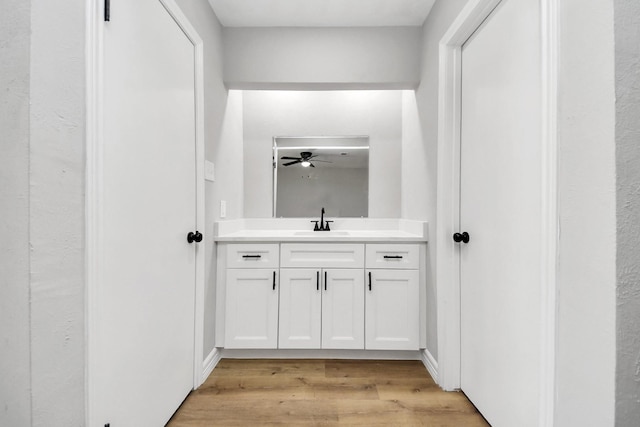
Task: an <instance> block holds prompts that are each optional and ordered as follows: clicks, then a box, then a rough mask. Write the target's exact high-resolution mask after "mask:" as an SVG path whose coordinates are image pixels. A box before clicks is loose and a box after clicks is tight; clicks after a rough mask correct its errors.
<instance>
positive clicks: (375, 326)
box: [365, 244, 420, 350]
mask: <svg viewBox="0 0 640 427" xmlns="http://www.w3.org/2000/svg"><path fill="white" fill-rule="evenodd" d="M419 253H420V251H419V247H418V245H414V244H407V245H404V244H368V245H367V247H366V274H367V278H366V280H367V291H366V302H365V305H366V315H365V318H366V326H365V330H366V343H365V347H366V349H368V350H417V349H418V348H419V347H420V339H419V337H420V289H419V280H420V275H419V270H418V268H419V264H420V263H419Z"/></svg>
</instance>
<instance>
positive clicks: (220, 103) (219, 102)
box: [177, 0, 242, 358]
mask: <svg viewBox="0 0 640 427" xmlns="http://www.w3.org/2000/svg"><path fill="white" fill-rule="evenodd" d="M177 3H178V5H179V6H180V8H181V9H182V11H183V12H184V14H185V15H186V16H187V18H188V19H189V21H190V22H191V24H192V25H193V26H194V28H195V29H196V31H197V32H198V34H199V35H200V37H201V38H202V41H203V46H204V70H205V74H204V98H205V99H204V116H205V136H204V138H205V157H206V159H207V160H209V161H212V162H214V163H215V165H216V166H217V170H216V178H217V179H216V181H215V182H210V181H206V183H205V200H206V208H205V209H206V211H205V220H206V228H205V230H204V231H203V234H204V242H203V243H204V245H202V246H203V247H204V248H205V260H206V263H207V265H206V273H205V274H206V276H205V277H206V279H205V280H206V285H205V286H206V288H205V308H204V309H205V312H204V348H203V352H204V354H203V358H204V357H206V356H207V355H208V354H209V353H210V352H211V350H212V349H213V338H214V321H215V313H214V311H215V280H216V263H215V258H216V253H215V245H214V243H213V240H212V236H213V222H214V221H215V220H216V219H217V216H216V215H217V213H218V212H219V208H218V206H219V205H220V199H221V198H225V194H226V192H231V193H233V192H234V191H237V188H236V187H233V186H229V187H230V188H228V187H227V186H226V183H225V181H224V180H223V179H221V173H220V165H221V163H223V162H228V161H229V160H230V159H226V158H224V157H222V158H221V156H220V154H219V153H220V147H221V146H222V145H223V142H222V141H223V140H224V131H223V129H224V128H225V126H226V125H225V122H226V121H228V120H226V118H225V117H226V114H227V113H226V110H227V89H226V88H225V87H224V84H223V83H222V26H221V25H220V23H219V22H218V18H216V16H215V14H214V13H213V11H212V10H211V7H210V6H209V4H208V2H207V0H177ZM239 114H240V113H238V115H239ZM241 149H242V148H240V150H241ZM238 188H242V187H241V185H240V186H239V187H238ZM234 207H235V206H234ZM238 211H239V212H242V207H241V206H240V207H239V208H237V210H236V209H234V210H231V212H232V213H236V212H238Z"/></svg>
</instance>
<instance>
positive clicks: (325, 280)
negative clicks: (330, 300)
mask: <svg viewBox="0 0 640 427" xmlns="http://www.w3.org/2000/svg"><path fill="white" fill-rule="evenodd" d="M324 290H325V291H326V290H327V272H326V271H325V272H324Z"/></svg>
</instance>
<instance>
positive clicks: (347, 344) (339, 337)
mask: <svg viewBox="0 0 640 427" xmlns="http://www.w3.org/2000/svg"><path fill="white" fill-rule="evenodd" d="M322 279H323V287H322V348H328V349H364V277H363V270H359V269H358V270H356V269H350V270H337V269H335V270H334V269H329V270H324V271H323V278H322Z"/></svg>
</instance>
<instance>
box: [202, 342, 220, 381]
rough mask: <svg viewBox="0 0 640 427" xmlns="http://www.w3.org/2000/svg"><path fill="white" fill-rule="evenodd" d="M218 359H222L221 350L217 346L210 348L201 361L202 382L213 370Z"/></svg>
mask: <svg viewBox="0 0 640 427" xmlns="http://www.w3.org/2000/svg"><path fill="white" fill-rule="evenodd" d="M220 359H222V352H220V351H219V350H218V349H217V348H214V349H213V350H211V353H209V355H208V356H207V358H206V359H204V362H202V383H204V382H205V381H206V380H207V378H209V375H211V372H213V370H214V368H215V367H216V365H217V364H218V362H220Z"/></svg>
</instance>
